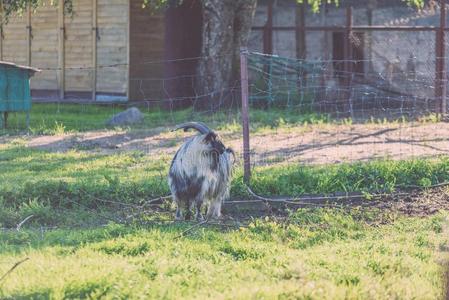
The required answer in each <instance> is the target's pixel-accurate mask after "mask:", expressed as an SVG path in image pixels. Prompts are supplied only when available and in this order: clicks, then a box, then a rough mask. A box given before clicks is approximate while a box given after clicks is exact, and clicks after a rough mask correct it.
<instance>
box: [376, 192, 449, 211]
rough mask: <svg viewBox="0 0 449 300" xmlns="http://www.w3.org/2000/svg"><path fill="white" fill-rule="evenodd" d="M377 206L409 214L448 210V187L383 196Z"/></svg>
mask: <svg viewBox="0 0 449 300" xmlns="http://www.w3.org/2000/svg"><path fill="white" fill-rule="evenodd" d="M376 206H377V207H378V208H381V209H388V210H392V211H397V212H400V213H402V214H405V215H410V216H423V217H424V216H428V215H433V214H435V213H437V212H439V211H441V210H445V211H449V187H440V188H433V189H425V190H422V191H415V192H410V193H409V194H408V195H405V196H404V195H402V196H395V195H391V196H388V197H385V198H383V199H382V201H380V202H379V203H378V204H377V205H376Z"/></svg>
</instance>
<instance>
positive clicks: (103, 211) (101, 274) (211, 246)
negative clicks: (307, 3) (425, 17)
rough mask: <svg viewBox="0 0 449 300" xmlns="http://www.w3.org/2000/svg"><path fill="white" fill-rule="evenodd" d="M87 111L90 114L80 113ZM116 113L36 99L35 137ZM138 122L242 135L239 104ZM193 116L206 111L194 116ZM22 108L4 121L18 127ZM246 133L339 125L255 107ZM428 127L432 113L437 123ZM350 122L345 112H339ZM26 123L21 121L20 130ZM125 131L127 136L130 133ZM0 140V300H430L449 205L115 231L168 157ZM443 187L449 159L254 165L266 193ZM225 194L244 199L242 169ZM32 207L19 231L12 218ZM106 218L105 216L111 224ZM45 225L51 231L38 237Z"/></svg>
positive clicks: (161, 185) (150, 222)
mask: <svg viewBox="0 0 449 300" xmlns="http://www.w3.org/2000/svg"><path fill="white" fill-rule="evenodd" d="M80 109H85V111H80ZM119 110H121V108H118V107H115V108H114V107H99V106H92V105H89V106H87V105H85V106H79V105H63V106H60V107H58V106H57V105H53V104H52V105H50V104H48V105H47V104H45V105H35V106H34V107H33V112H32V119H31V134H62V133H66V132H80V131H88V130H94V129H103V128H105V126H104V120H106V119H107V118H108V117H109V116H110V115H112V114H113V113H116V112H118V111H119ZM144 113H145V122H144V124H143V125H141V126H142V128H152V127H156V126H165V125H167V124H175V123H179V122H182V121H186V120H191V119H192V115H193V116H196V117H198V119H201V120H204V121H206V122H208V123H210V124H212V126H213V127H214V128H218V129H220V130H227V131H228V132H229V131H230V132H238V131H240V130H241V129H240V125H239V122H240V121H239V114H238V112H236V111H229V112H221V113H218V114H213V115H207V114H206V115H205V114H203V115H198V113H194V114H192V111H190V110H184V111H177V112H172V113H167V112H162V111H157V110H144ZM200 117H201V118H200ZM20 118H23V116H22V115H21V114H17V115H12V117H11V119H10V121H11V122H10V124H11V129H8V130H3V131H2V132H0V134H7V135H11V134H12V135H14V134H20V133H21V132H22V131H21V130H23V125H21V124H22V121H23V120H20ZM251 120H252V130H253V132H254V131H259V130H260V131H271V132H273V130H276V129H278V128H283V130H284V129H287V128H289V127H291V128H292V130H300V129H301V128H303V126H302V125H304V124H310V123H314V124H321V123H326V122H334V121H332V120H330V119H329V118H327V117H319V116H316V115H314V114H306V115H304V114H299V113H298V112H295V111H291V112H285V111H276V110H272V111H270V112H267V111H263V110H252V114H251ZM426 121H432V122H433V121H434V120H433V119H432V118H430V119H429V120H426ZM341 122H348V123H350V122H351V121H350V120H343V121H341ZM21 126H22V127H21ZM134 129H139V127H137V128H130V129H127V128H126V129H125V130H134ZM17 137H18V138H17V139H16V140H13V141H11V142H9V143H4V144H0V228H2V227H6V228H12V229H10V230H0V277H1V276H2V275H3V274H4V273H6V272H7V271H8V270H9V268H11V267H12V266H13V265H14V263H16V262H17V261H20V260H21V259H24V258H29V260H27V261H26V262H24V263H23V264H21V265H20V266H18V267H17V269H15V270H14V271H13V272H12V273H11V274H9V275H7V276H6V278H5V279H4V280H3V281H0V299H29V300H31V299H152V298H154V299H161V298H162V299H180V298H186V299H207V298H209V299H234V298H235V299H391V298H393V299H436V298H441V297H442V294H443V291H444V288H443V274H444V270H443V265H444V263H445V262H447V259H448V258H449V257H448V254H449V253H448V252H447V249H448V247H449V233H448V232H449V231H448V229H447V228H449V213H448V212H440V213H439V214H437V215H434V216H427V217H421V218H418V217H411V216H404V215H398V214H397V213H395V212H391V211H379V210H374V209H360V208H353V209H346V210H341V209H300V210H297V211H291V212H289V214H288V217H287V218H286V219H285V218H282V219H280V218H279V219H276V218H275V217H270V218H262V219H251V220H250V221H242V222H241V223H238V224H237V223H232V226H230V227H223V226H217V225H213V224H210V225H207V226H201V227H196V228H194V229H193V230H191V231H189V233H188V234H187V235H186V236H185V237H181V238H179V236H180V234H181V233H182V232H183V231H185V230H186V229H188V228H190V226H192V225H193V223H173V222H172V221H171V218H172V214H171V213H170V214H168V215H167V214H166V213H152V214H151V215H149V216H147V217H146V218H145V219H144V220H140V221H145V222H143V223H145V224H146V225H142V224H143V223H142V222H137V221H136V222H134V223H131V224H130V225H126V226H125V225H121V224H117V222H113V221H108V220H110V219H111V218H112V219H117V216H118V215H120V212H121V210H124V207H123V208H120V207H122V206H117V205H113V204H110V203H105V202H102V201H99V199H100V200H108V201H118V202H121V203H132V204H141V203H143V202H144V201H145V200H148V199H152V198H154V197H158V196H164V195H167V194H168V193H169V191H168V186H167V184H166V174H167V169H168V166H169V163H170V159H171V157H169V156H167V155H162V156H158V157H154V156H153V157H151V156H148V155H145V154H144V153H142V152H126V153H115V154H110V155H104V154H98V153H94V152H90V151H85V150H83V149H77V150H71V151H69V152H48V151H43V150H36V149H31V148H28V147H26V146H24V144H23V141H22V140H21V139H20V135H18V136H17ZM445 181H449V158H448V157H447V156H440V157H434V158H427V159H424V158H423V159H411V160H406V161H394V160H389V159H381V160H376V161H370V162H356V163H346V164H334V165H321V166H312V165H302V164H289V165H288V166H287V165H285V164H278V165H272V166H269V167H256V168H255V169H254V170H253V177H252V180H251V186H252V188H253V190H254V191H255V192H257V193H259V194H262V195H269V196H278V195H290V196H300V195H303V194H309V193H313V194H327V193H335V192H355V191H357V192H364V193H374V192H378V191H386V192H391V191H394V190H397V189H398V188H400V187H404V186H409V185H418V186H422V187H427V186H430V185H432V184H436V183H440V182H445ZM232 196H233V197H234V198H247V197H248V195H247V191H246V187H245V186H244V184H243V180H242V170H241V166H238V167H237V170H236V174H235V176H234V179H233V182H232ZM30 215H33V217H32V218H31V219H29V221H27V222H26V224H24V225H23V228H22V230H21V231H19V232H18V231H16V230H14V228H15V226H16V225H17V224H18V223H19V222H20V221H22V220H24V219H25V218H26V217H28V216H30ZM105 224H107V225H106V226H105ZM41 226H44V227H45V226H58V228H59V229H56V230H49V231H43V230H41Z"/></svg>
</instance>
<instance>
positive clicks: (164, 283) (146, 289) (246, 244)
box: [0, 209, 448, 299]
mask: <svg viewBox="0 0 449 300" xmlns="http://www.w3.org/2000/svg"><path fill="white" fill-rule="evenodd" d="M446 217H447V216H446V215H444V214H441V215H437V216H434V217H428V218H406V217H395V216H394V215H390V216H389V215H386V214H385V213H381V212H379V211H369V210H367V211H358V210H353V211H349V212H347V211H342V210H336V209H335V210H334V209H332V210H331V209H316V210H315V209H300V210H298V211H295V212H292V214H291V216H290V217H289V220H288V221H283V220H278V219H275V218H266V219H263V220H261V219H255V220H253V221H252V222H251V223H250V224H248V226H244V227H240V228H237V229H228V230H220V228H219V227H215V226H213V225H209V226H207V227H203V228H198V229H196V230H194V231H192V232H191V233H190V235H189V236H187V237H185V238H181V239H176V237H177V236H179V234H180V233H181V232H182V231H184V230H186V229H187V228H188V227H189V226H191V225H190V224H188V223H172V224H166V225H162V224H153V225H149V226H141V225H135V226H122V225H117V224H114V223H110V224H109V225H107V226H106V227H102V228H84V229H75V228H68V229H57V230H52V231H48V232H42V231H40V230H32V229H31V230H26V229H25V230H21V231H20V232H17V231H14V232H12V231H11V232H1V233H0V274H4V273H5V272H6V271H7V270H8V268H10V267H11V266H12V265H13V264H14V263H15V262H16V261H18V260H20V259H21V258H23V257H25V256H26V257H29V258H30V259H29V261H27V262H25V263H23V264H22V265H21V266H20V267H18V268H17V269H16V270H15V271H14V272H12V273H11V274H10V275H9V276H7V277H6V278H5V280H4V282H2V286H1V287H0V298H1V299H100V298H101V299H161V298H164V299H181V298H182V299H193V298H194V299H217V298H222V297H223V295H226V298H233V299H256V298H257V299H261V298H263V299H391V298H394V299H438V298H442V296H441V295H442V293H443V280H442V278H443V276H442V275H443V267H442V265H440V264H439V263H438V261H441V260H442V259H444V256H443V253H442V252H440V250H439V249H442V248H444V247H447V246H446V245H447V242H448V240H447V233H445V232H443V231H442V230H441V228H443V227H444V226H446V223H445V218H446ZM380 219H382V220H384V222H383V223H377V221H378V220H380ZM385 220H388V221H387V222H385ZM373 222H374V224H373ZM370 224H373V225H370Z"/></svg>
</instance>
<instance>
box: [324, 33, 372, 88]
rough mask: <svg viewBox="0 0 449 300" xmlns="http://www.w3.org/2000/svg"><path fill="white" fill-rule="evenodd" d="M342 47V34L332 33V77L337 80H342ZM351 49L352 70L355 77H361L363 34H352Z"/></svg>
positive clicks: (343, 57)
mask: <svg viewBox="0 0 449 300" xmlns="http://www.w3.org/2000/svg"><path fill="white" fill-rule="evenodd" d="M344 47H345V34H344V33H343V32H333V33H332V59H333V67H334V76H335V77H337V78H338V79H343V78H344V60H345V56H344ZM351 47H352V49H351V50H352V59H351V62H352V70H353V72H354V73H355V76H357V77H363V76H364V74H365V51H364V50H365V34H364V33H363V32H354V33H352V37H351Z"/></svg>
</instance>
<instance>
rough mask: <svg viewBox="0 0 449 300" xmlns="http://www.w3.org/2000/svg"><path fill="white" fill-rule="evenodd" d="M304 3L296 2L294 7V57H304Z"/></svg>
mask: <svg viewBox="0 0 449 300" xmlns="http://www.w3.org/2000/svg"><path fill="white" fill-rule="evenodd" d="M305 5H306V3H305V2H304V3H301V4H298V6H297V8H296V28H295V34H296V57H297V58H298V59H306V31H305V27H306V12H305V10H306V9H305Z"/></svg>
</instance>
